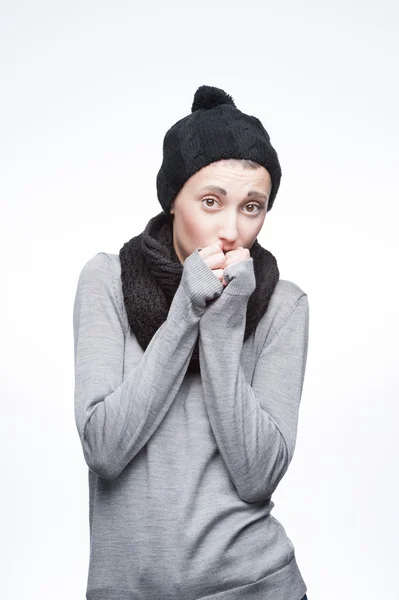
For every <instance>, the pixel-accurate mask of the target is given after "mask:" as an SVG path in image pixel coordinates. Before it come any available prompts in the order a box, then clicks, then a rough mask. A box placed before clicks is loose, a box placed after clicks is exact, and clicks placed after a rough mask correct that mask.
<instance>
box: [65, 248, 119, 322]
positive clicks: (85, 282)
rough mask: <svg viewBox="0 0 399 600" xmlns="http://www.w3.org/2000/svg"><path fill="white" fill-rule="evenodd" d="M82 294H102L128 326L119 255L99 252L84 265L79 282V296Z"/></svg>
mask: <svg viewBox="0 0 399 600" xmlns="http://www.w3.org/2000/svg"><path fill="white" fill-rule="evenodd" d="M81 294H101V296H102V297H107V298H108V299H109V301H110V302H112V303H113V304H114V305H115V308H116V310H117V311H118V312H119V314H120V316H121V317H122V319H123V322H124V324H125V325H126V326H127V323H126V321H127V317H126V311H125V307H124V302H123V293H122V281H121V265H120V259H119V255H118V254H113V253H110V252H97V254H95V255H94V256H92V257H91V258H90V259H89V260H88V261H87V262H85V263H84V265H83V267H82V268H81V270H80V273H79V280H78V294H77V295H81Z"/></svg>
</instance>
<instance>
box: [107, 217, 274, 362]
mask: <svg viewBox="0 0 399 600" xmlns="http://www.w3.org/2000/svg"><path fill="white" fill-rule="evenodd" d="M173 219H174V216H173V215H171V214H166V213H164V212H163V211H162V212H161V213H159V214H158V215H156V216H155V217H152V218H151V219H150V220H149V221H148V223H147V225H146V227H145V229H144V231H143V232H142V233H140V234H139V235H137V236H135V237H133V238H132V239H131V240H129V241H128V242H126V243H125V244H124V245H123V247H122V248H121V249H120V251H119V257H120V262H121V269H122V271H121V278H122V291H123V299H124V303H125V307H126V313H127V317H128V321H129V325H130V328H131V331H132V332H133V333H134V335H135V336H136V338H137V341H138V342H139V344H140V346H141V347H142V348H143V350H144V351H145V349H146V348H147V346H148V344H149V343H150V341H151V339H152V337H153V335H154V334H155V332H156V331H157V330H158V328H159V327H160V326H161V325H162V323H163V322H164V321H165V320H166V318H167V316H168V312H169V308H170V305H171V303H172V300H173V297H174V295H175V292H176V290H177V288H178V287H179V284H180V280H181V276H182V272H183V265H182V264H181V262H180V260H179V257H178V256H177V254H176V252H175V249H174V247H173ZM250 255H251V257H252V258H253V261H254V262H253V264H254V272H255V279H256V289H255V290H254V292H253V294H252V295H251V296H250V298H249V300H248V305H247V312H246V324H245V334H244V341H245V340H246V339H248V337H249V336H250V335H251V333H252V332H253V331H254V330H255V328H256V326H257V325H258V323H259V321H260V319H261V318H262V316H263V315H264V313H265V312H266V310H267V307H268V304H269V300H270V298H271V296H272V294H273V292H274V288H275V287H276V285H277V282H278V280H279V276H280V274H279V270H278V267H277V261H276V259H275V257H274V256H273V254H271V253H270V252H269V251H268V250H266V249H265V248H262V246H261V245H260V244H259V242H258V240H257V239H256V240H255V242H254V243H253V245H252V247H251V248H250ZM187 370H188V371H190V372H193V373H199V372H200V363H199V339H198V338H197V341H196V344H195V346H194V350H193V354H192V357H191V360H190V363H189V365H188V369H187Z"/></svg>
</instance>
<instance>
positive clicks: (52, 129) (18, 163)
mask: <svg viewBox="0 0 399 600" xmlns="http://www.w3.org/2000/svg"><path fill="white" fill-rule="evenodd" d="M398 6H399V5H398V3H397V2H396V1H395V0H390V1H385V2H384V1H383V0H379V1H378V2H377V0H373V1H360V0H355V1H352V2H348V0H346V1H344V0H335V2H329V3H327V2H320V1H316V0H313V1H308V0H302V1H301V2H294V1H293V0H291V1H280V2H273V3H271V2H265V1H260V0H253V1H252V2H248V3H242V2H232V1H231V0H230V1H229V2H217V1H214V0H213V1H212V2H208V0H203V1H202V2H199V3H190V2H187V1H186V2H183V1H181V2H176V1H175V2H173V1H168V2H165V3H164V4H163V5H161V2H160V0H158V2H151V1H148V2H145V3H141V2H132V1H131V2H127V1H119V2H118V1H115V2H113V3H112V2H106V1H104V0H96V1H94V0H92V1H87V0H86V1H85V0H79V1H77V0H68V2H67V1H66V0H59V1H58V2H44V1H42V0H29V1H28V0H26V1H24V2H23V1H17V0H14V1H13V2H11V0H8V1H1V2H0V7H1V25H0V50H1V63H2V64H1V73H0V75H1V79H0V81H1V84H0V85H1V106H2V108H1V111H0V119H1V130H2V132H1V137H0V145H1V149H0V152H1V178H0V186H1V208H2V210H1V215H2V218H1V230H2V231H1V237H0V243H1V246H2V248H1V249H2V259H3V267H2V275H3V285H2V289H3V293H2V294H1V304H2V306H1V309H2V310H1V314H2V317H3V319H2V327H1V337H2V350H1V353H2V356H1V378H2V389H3V401H2V407H3V408H2V418H1V437H0V439H1V442H0V443H1V448H0V456H1V475H2V493H1V495H0V503H1V505H0V508H1V511H0V514H1V521H2V522H1V538H2V542H1V571H2V586H1V587H2V593H1V595H2V598H5V599H6V600H27V599H29V600H36V599H37V600H39V599H40V600H47V599H49V600H50V599H51V600H53V599H57V600H64V599H65V600H71V599H73V600H75V599H76V600H77V599H83V598H84V597H85V587H86V578H87V571H88V559H89V523H88V483H87V466H86V463H85V462H84V458H83V453H82V450H81V446H80V441H79V437H78V433H77V429H76V428H75V421H74V413H73V394H74V365H73V330H72V309H73V301H74V296H75V291H76V285H77V278H78V275H79V272H80V269H81V268H82V266H83V264H84V263H85V262H86V261H87V260H89V259H90V258H91V257H92V256H94V254H96V253H97V252H100V251H105V252H114V253H118V252H119V249H120V248H121V247H122V245H123V244H124V242H125V241H127V240H128V239H130V238H131V237H133V235H137V234H139V233H140V232H141V231H142V230H143V228H144V226H145V224H146V223H147V221H148V219H149V218H150V217H152V216H154V215H155V214H157V213H158V212H160V211H161V207H160V204H159V203H158V200H157V197H156V185H155V178H156V174H157V172H158V169H159V167H160V165H161V160H162V142H163V137H164V134H165V133H166V131H167V129H168V128H169V127H170V126H171V125H172V124H173V123H175V122H176V121H177V120H178V119H180V118H182V117H183V116H185V115H187V114H189V113H190V110H191V104H192V100H193V96H194V92H195V90H196V89H197V87H198V86H200V85H215V86H217V87H221V88H223V89H225V91H227V93H229V94H231V95H232V96H233V98H234V100H235V102H236V105H237V107H238V108H240V109H241V110H242V111H244V112H246V113H248V114H253V115H255V116H257V117H258V118H260V119H261V121H262V123H263V124H264V126H265V128H266V129H267V131H268V132H269V134H270V136H271V141H272V144H273V145H274V147H275V148H276V150H277V152H278V155H279V158H280V161H281V166H282V170H283V177H282V180H281V187H280V190H279V192H278V195H277V198H276V201H275V204H274V206H273V209H272V210H271V212H270V213H268V214H267V216H266V221H265V224H264V227H263V229H262V232H261V234H260V236H259V241H260V243H261V244H262V245H263V246H264V247H265V248H267V249H269V250H270V251H271V252H272V253H273V254H274V255H275V256H276V258H277V260H278V264H279V268H280V276H281V278H282V279H289V280H291V281H294V282H295V283H297V284H298V285H299V286H300V287H301V288H302V289H303V290H304V291H305V292H306V293H307V294H308V299H309V305H310V338H309V351H308V363H307V370H306V375H305V384H304V389H303V395H302V402H301V408H300V415H299V426H298V437H297V446H296V451H295V455H294V458H293V461H292V463H291V465H290V468H289V470H288V472H287V474H286V476H285V477H284V478H283V480H282V482H281V483H280V485H279V488H278V490H277V491H276V493H275V494H274V496H273V501H274V502H275V508H274V512H273V514H274V515H275V516H276V518H278V519H279V520H280V521H281V522H282V524H283V525H284V527H285V529H286V531H287V534H288V536H289V537H290V539H291V541H292V542H293V544H294V546H295V549H296V557H297V562H298V565H299V568H300V570H301V573H302V575H303V577H304V579H305V582H306V584H307V586H308V598H309V600H337V599H338V598H339V599H343V600H372V599H373V600H374V599H376V598H378V599H381V600H382V599H383V600H397V598H399V590H398V584H397V560H398V558H399V544H398V539H399V518H398V504H399V486H398V482H397V477H398V473H399V460H398V449H397V448H398V447H397V440H398V434H399V427H398V417H399V414H398V400H399V394H398V388H399V377H398V370H399V369H398V366H399V365H398V335H399V327H398V317H397V295H398V284H397V277H398V268H397V261H398V257H399V253H398V250H399V247H398V235H397V231H398V216H399V215H398V200H399V193H398V181H397V179H398V158H399V157H398V143H399V137H398V134H399V121H398V108H397V107H398V105H399V93H398V92H399V86H398V55H399V43H398V39H399V8H398ZM395 167H396V169H395ZM154 600H155V599H154ZM298 600H299V599H298Z"/></svg>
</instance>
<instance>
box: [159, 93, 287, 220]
mask: <svg viewBox="0 0 399 600" xmlns="http://www.w3.org/2000/svg"><path fill="white" fill-rule="evenodd" d="M229 158H237V159H242V158H245V159H249V160H253V161H255V162H257V163H258V164H260V165H262V166H264V167H265V169H267V171H268V173H269V175H270V178H271V182H272V189H271V192H270V197H269V202H268V205H267V212H268V211H269V210H270V209H271V208H272V206H273V203H274V199H275V197H276V194H277V191H278V188H279V186H280V179H281V167H280V163H279V160H278V156H277V153H276V151H275V150H274V148H273V146H272V145H271V143H270V136H269V134H268V133H267V131H266V130H265V128H264V127H263V125H262V123H261V122H260V121H259V119H257V118H256V117H253V116H251V115H246V114H245V113H243V112H241V111H240V110H239V109H238V108H237V107H236V105H235V103H234V100H233V98H232V97H231V96H230V95H229V94H227V93H226V92H225V91H223V90H222V89H220V88H217V87H213V86H209V85H202V86H200V87H199V88H198V89H197V91H196V92H195V95H194V101H193V105H192V107H191V114H190V115H187V116H186V117H184V118H183V119H180V120H179V121H177V123H175V124H174V125H173V126H172V127H171V128H170V129H169V130H168V131H167V132H166V134H165V138H164V141H163V162H162V166H161V168H160V170H159V172H158V175H157V182H156V183H157V195H158V200H159V202H160V204H161V206H162V208H163V210H164V212H165V213H166V214H169V213H170V208H171V204H172V201H173V200H174V198H175V197H176V196H177V194H178V193H179V191H180V189H181V188H182V187H183V185H184V184H185V183H186V181H187V180H188V179H189V178H190V177H191V176H192V175H194V173H196V172H197V171H199V170H200V169H202V168H203V167H205V166H206V165H209V164H210V163H213V162H215V161H217V160H222V159H229Z"/></svg>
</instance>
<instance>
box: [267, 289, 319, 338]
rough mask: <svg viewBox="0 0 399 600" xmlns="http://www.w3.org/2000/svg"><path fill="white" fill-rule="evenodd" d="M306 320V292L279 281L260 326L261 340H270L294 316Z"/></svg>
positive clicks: (307, 304) (307, 303)
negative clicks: (261, 331)
mask: <svg viewBox="0 0 399 600" xmlns="http://www.w3.org/2000/svg"><path fill="white" fill-rule="evenodd" d="M296 315H297V316H298V318H305V319H308V315H309V302H308V296H307V294H306V292H305V291H304V290H303V289H302V288H301V287H300V286H299V285H297V284H296V283H294V282H293V281H288V280H287V279H280V280H279V281H278V282H277V285H276V287H275V288H274V292H273V294H272V296H271V298H270V302H269V306H268V307H267V311H266V313H265V314H264V316H263V318H262V320H261V322H260V326H261V329H262V330H263V335H262V337H263V339H269V340H270V339H271V338H273V337H274V335H275V334H276V333H277V331H278V330H279V329H280V327H282V326H283V325H284V323H286V321H287V320H288V319H289V318H293V317H294V316H296Z"/></svg>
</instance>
